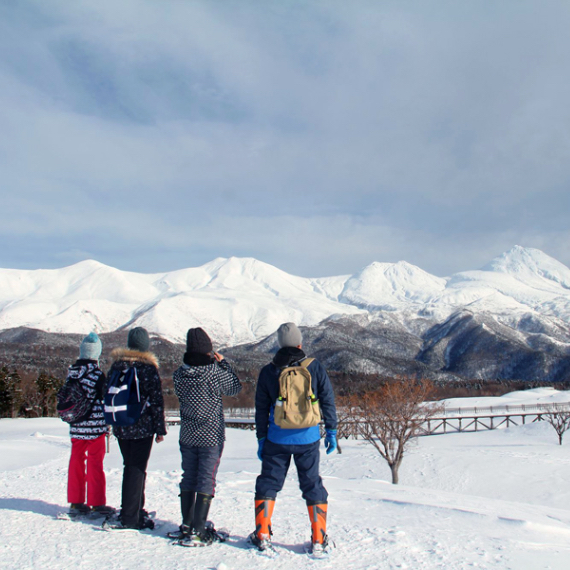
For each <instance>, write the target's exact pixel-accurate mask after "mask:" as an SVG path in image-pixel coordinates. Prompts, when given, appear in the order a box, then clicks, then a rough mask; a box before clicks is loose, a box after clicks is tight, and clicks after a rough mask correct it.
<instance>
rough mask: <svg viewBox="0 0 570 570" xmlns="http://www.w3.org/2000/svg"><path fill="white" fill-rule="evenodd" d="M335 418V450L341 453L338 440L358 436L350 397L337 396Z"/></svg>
mask: <svg viewBox="0 0 570 570" xmlns="http://www.w3.org/2000/svg"><path fill="white" fill-rule="evenodd" d="M336 417H337V428H336V438H337V448H336V449H337V453H342V447H341V445H340V440H341V439H348V438H349V437H357V436H358V429H357V423H356V421H355V417H356V413H355V409H354V403H353V399H352V397H351V396H339V397H338V398H337V407H336ZM323 435H324V428H323Z"/></svg>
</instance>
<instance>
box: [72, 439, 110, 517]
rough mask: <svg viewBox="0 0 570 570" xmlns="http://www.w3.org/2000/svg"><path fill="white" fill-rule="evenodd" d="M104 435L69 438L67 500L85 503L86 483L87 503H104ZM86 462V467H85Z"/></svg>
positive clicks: (105, 499) (105, 500) (92, 504)
mask: <svg viewBox="0 0 570 570" xmlns="http://www.w3.org/2000/svg"><path fill="white" fill-rule="evenodd" d="M105 437H106V436H105V435H102V436H100V437H98V438H97V439H74V438H72V439H71V458H70V459H69V471H68V475H67V502H68V503H85V486H86V485H87V505H88V506H90V507H98V506H101V505H105V504H106V502H107V497H106V494H105V490H106V483H105V472H104V471H103V458H104V457H105ZM85 463H87V469H86V468H85V467H86V465H85Z"/></svg>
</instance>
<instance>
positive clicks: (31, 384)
mask: <svg viewBox="0 0 570 570" xmlns="http://www.w3.org/2000/svg"><path fill="white" fill-rule="evenodd" d="M126 337H127V332H126V331H120V332H114V333H109V334H103V335H101V338H102V341H103V353H102V355H101V360H100V365H101V368H102V370H103V371H104V372H107V370H108V369H109V367H110V365H111V359H110V353H111V351H112V349H113V348H116V347H120V346H125V344H126ZM82 338H83V335H69V334H54V333H45V332H42V331H38V330H34V329H13V330H12V331H10V334H7V333H4V334H0V417H44V416H53V415H55V414H56V409H55V406H56V394H57V391H58V390H59V388H60V387H61V386H62V384H63V382H64V381H65V377H66V372H67V368H68V367H69V366H70V365H71V364H73V362H75V360H76V359H77V357H78V353H79V344H80V342H81V339H82ZM184 350H185V347H184V345H182V344H173V343H171V342H168V341H166V340H164V339H159V338H154V339H153V342H152V351H153V352H154V353H155V354H156V355H157V357H158V359H159V362H160V375H161V378H162V383H163V394H164V400H165V407H166V409H172V410H175V409H177V408H178V399H177V398H176V396H175V394H174V388H173V384H172V374H173V372H174V370H176V368H178V366H180V364H181V363H182V357H183V354H184ZM231 355H232V351H231V350H228V352H227V356H228V360H229V362H231V363H233V365H234V368H235V370H236V372H237V374H238V376H239V377H240V379H241V380H242V382H244V388H243V390H242V391H241V393H240V394H239V395H238V396H237V397H235V398H226V399H225V402H224V404H225V406H226V407H231V408H251V407H253V405H254V396H255V381H256V379H257V376H258V374H259V370H260V368H261V366H262V365H263V364H264V363H266V362H269V361H270V359H271V355H269V354H266V355H264V354H256V355H255V357H254V361H253V362H251V363H250V362H248V361H247V359H246V358H243V357H238V358H237V360H233V359H232V356H231ZM252 356H253V355H252ZM329 375H330V377H331V380H332V382H333V385H334V388H335V393H336V394H337V395H338V396H339V397H343V396H347V395H349V394H358V393H365V392H369V391H372V390H375V389H377V388H378V387H379V386H381V385H382V384H383V383H386V382H390V381H391V380H392V378H390V377H388V376H382V375H378V374H363V373H352V372H351V373H348V372H338V371H329ZM435 385H436V391H435V398H436V399H445V398H457V397H469V396H500V395H502V394H505V393H507V392H512V391H515V390H524V389H529V388H535V387H538V386H554V387H556V388H557V389H564V390H567V389H570V382H557V383H555V384H552V383H547V382H529V381H523V380H500V379H497V380H487V381H483V380H478V379H477V380H475V379H468V378H466V379H460V380H451V381H450V380H446V381H442V382H437V381H436V382H435Z"/></svg>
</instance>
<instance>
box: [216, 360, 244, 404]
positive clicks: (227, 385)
mask: <svg viewBox="0 0 570 570" xmlns="http://www.w3.org/2000/svg"><path fill="white" fill-rule="evenodd" d="M217 364H218V367H219V368H220V374H219V379H220V391H221V393H222V394H223V395H224V396H237V395H238V394H239V393H240V392H241V382H240V381H239V378H238V377H237V374H236V373H235V372H234V371H233V369H232V367H231V365H230V363H229V362H228V361H227V360H225V359H224V360H222V361H220V362H218V363H217Z"/></svg>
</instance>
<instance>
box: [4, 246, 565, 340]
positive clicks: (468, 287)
mask: <svg viewBox="0 0 570 570" xmlns="http://www.w3.org/2000/svg"><path fill="white" fill-rule="evenodd" d="M464 310H467V311H469V312H470V313H471V314H477V315H485V318H486V319H491V320H495V321H497V322H499V323H501V324H502V325H505V326H508V327H511V328H513V329H514V330H517V329H519V328H521V329H523V330H525V327H527V328H528V327H531V328H532V329H533V331H531V332H537V333H538V332H541V331H542V332H543V333H544V332H545V331H563V330H565V328H566V326H565V325H566V323H567V322H568V320H569V319H570V269H568V268H567V267H566V266H564V265H563V264H561V263H559V262H558V261H556V260H555V259H553V258H551V257H549V256H548V255H546V254H545V253H543V252H541V251H539V250H537V249H529V248H522V247H519V246H515V247H514V248H512V249H511V250H510V251H508V252H506V253H504V254H502V255H501V256H499V257H497V258H496V259H494V260H492V261H491V262H490V263H489V264H487V265H486V266H485V267H483V268H482V269H480V270H477V271H466V272H462V273H457V274H455V275H452V276H451V277H446V278H441V277H436V276H434V275H431V274H429V273H427V272H425V271H423V270H422V269H420V268H418V267H415V266H413V265H410V264H409V263H406V262H403V261H400V262H398V263H378V262H374V263H372V264H370V265H369V266H367V267H365V268H363V269H362V270H361V271H359V272H358V273H356V274H355V275H345V276H339V277H328V278H303V277H297V276H293V275H289V274H288V273H285V272H284V271H281V270H279V269H277V268H276V267H273V266H271V265H268V264H266V263H263V262H260V261H257V260H255V259H251V258H235V257H232V258H229V259H222V258H219V259H215V260H213V261H211V262H209V263H206V264H205V265H203V266H201V267H196V268H189V269H183V270H179V271H172V272H167V273H157V274H140V273H133V272H127V271H120V270H118V269H115V268H112V267H108V266H106V265H103V264H101V263H99V262H97V261H83V262H81V263H77V264H75V265H72V266H70V267H65V268H62V269H54V270H32V271H29V270H15V269H0V330H4V329H9V328H15V327H29V328H37V329H40V330H44V331H49V332H61V333H85V332H88V331H91V330H96V331H98V332H100V333H102V332H111V331H114V330H118V329H121V328H126V327H131V326H135V325H140V326H144V327H146V328H147V329H148V330H150V331H152V332H153V333H155V334H157V335H159V336H161V337H163V338H166V339H169V340H172V341H174V342H180V341H183V340H184V338H185V333H186V330H187V329H188V328H189V327H195V326H202V327H204V328H205V329H206V330H207V331H208V332H209V333H210V334H211V336H212V337H213V339H214V341H215V342H216V344H217V345H218V346H228V345H237V344H242V343H248V342H255V341H258V340H260V339H263V338H264V337H266V336H268V335H270V334H271V333H273V332H274V331H275V329H276V328H277V326H278V325H279V324H280V323H282V322H284V321H295V322H297V323H299V324H300V325H304V326H308V327H311V326H315V325H317V324H318V323H320V322H322V321H323V320H325V319H330V318H333V319H339V318H341V319H346V318H350V317H357V316H360V317H362V316H366V317H367V320H372V321H373V320H374V319H375V318H385V315H386V313H387V312H388V313H390V315H391V318H392V320H397V321H398V322H400V323H401V324H403V325H404V326H405V327H406V328H407V329H408V330H409V331H411V332H414V334H418V335H422V334H423V333H425V332H426V331H427V330H428V329H430V328H431V327H432V326H434V325H436V324H441V323H444V322H445V321H446V320H447V319H449V318H450V317H452V315H454V314H456V313H457V312H458V311H464ZM527 332H528V331H527ZM432 342H433V339H432Z"/></svg>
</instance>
